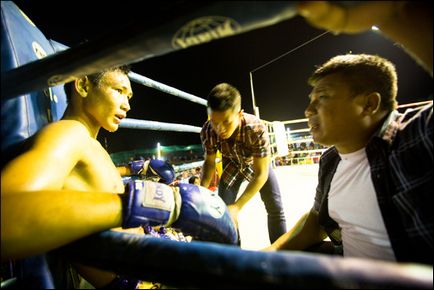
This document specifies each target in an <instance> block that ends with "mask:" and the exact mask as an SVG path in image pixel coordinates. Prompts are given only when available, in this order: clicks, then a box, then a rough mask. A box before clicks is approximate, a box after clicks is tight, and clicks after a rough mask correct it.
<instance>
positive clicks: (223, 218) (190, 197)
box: [172, 184, 238, 244]
mask: <svg viewBox="0 0 434 290" xmlns="http://www.w3.org/2000/svg"><path fill="white" fill-rule="evenodd" d="M179 193H180V195H181V199H182V204H181V213H180V214H179V217H178V219H177V220H176V221H175V222H174V223H173V224H172V227H173V228H178V229H180V230H181V231H182V232H183V233H184V234H186V235H190V236H192V237H193V238H194V239H196V240H202V241H211V242H219V243H225V244H237V243H238V234H237V229H236V226H235V225H234V223H233V222H232V219H231V216H230V214H229V211H228V208H227V206H226V204H225V203H224V201H223V200H222V199H221V198H220V196H218V194H217V193H215V192H212V191H210V190H208V189H207V188H205V187H202V186H197V185H194V184H180V185H179Z"/></svg>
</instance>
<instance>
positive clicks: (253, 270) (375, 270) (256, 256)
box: [58, 231, 433, 289]
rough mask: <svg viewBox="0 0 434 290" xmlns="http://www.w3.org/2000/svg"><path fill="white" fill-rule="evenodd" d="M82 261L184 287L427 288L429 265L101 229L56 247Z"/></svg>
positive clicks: (430, 281) (60, 252) (124, 273)
mask: <svg viewBox="0 0 434 290" xmlns="http://www.w3.org/2000/svg"><path fill="white" fill-rule="evenodd" d="M58 251H59V254H63V255H65V256H66V257H69V258H70V259H71V260H75V261H77V262H80V263H82V264H88V265H90V266H96V267H98V268H101V269H105V270H109V271H114V272H116V273H118V274H121V275H127V276H129V277H133V278H138V279H142V280H144V281H153V282H161V283H164V284H166V285H170V286H175V287H187V288H190V289H191V288H200V289H202V288H213V289H223V288H230V289H235V288H244V289H253V288H254V289H319V288H321V289H322V288H335V289H337V288H339V289H350V288H351V289H354V288H355V289H360V288H369V289H379V288H381V289H383V288H388V289H395V288H408V289H414V288H417V289H419V288H431V289H432V284H433V277H432V273H433V272H432V271H433V268H432V265H429V266H428V265H420V264H399V263H391V262H383V261H379V260H368V259H357V258H343V257H340V256H325V255H315V254H311V253H302V252H293V251H280V252H261V251H249V250H242V249H240V248H238V247H236V246H232V245H223V244H217V243H209V242H195V241H193V242H191V243H182V242H178V241H172V240H166V239H159V238H154V237H150V236H143V235H136V234H129V233H121V232H114V231H105V232H101V233H98V234H94V235H91V236H89V237H87V238H83V239H81V240H78V241H76V242H74V243H71V244H69V245H68V246H65V247H63V248H61V249H59V250H58Z"/></svg>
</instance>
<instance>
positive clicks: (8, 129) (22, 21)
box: [1, 1, 66, 165]
mask: <svg viewBox="0 0 434 290" xmlns="http://www.w3.org/2000/svg"><path fill="white" fill-rule="evenodd" d="M53 53H55V51H54V49H53V47H52V45H51V44H50V42H49V41H48V40H47V39H46V38H45V36H44V35H43V34H42V33H41V31H40V30H39V29H38V28H37V27H36V26H35V25H34V24H33V23H32V22H31V21H30V20H29V19H28V18H27V17H26V16H25V15H24V13H23V12H22V11H21V10H20V9H19V8H18V7H17V6H16V5H15V4H14V3H13V2H11V1H1V73H2V74H3V73H7V71H8V70H10V69H13V68H16V67H19V66H22V65H24V64H26V63H29V62H32V61H35V60H38V55H39V58H41V57H44V55H50V54H53ZM65 108H66V96H65V92H64V90H63V86H57V87H53V88H50V89H48V88H47V90H45V92H32V93H29V94H25V95H21V96H17V97H15V98H13V99H9V100H6V101H3V100H2V101H1V121H2V122H1V152H2V160H4V159H8V157H10V156H9V154H14V153H12V152H14V147H15V146H17V145H18V144H20V143H21V142H22V141H23V140H25V139H27V138H28V137H30V136H32V135H33V134H35V133H36V132H37V131H38V130H39V129H40V128H42V127H43V126H45V125H46V124H47V123H48V122H51V121H56V120H59V119H60V118H61V117H62V115H63V112H64V110H65ZM5 155H6V156H5ZM9 159H10V158H9ZM2 165H3V164H2Z"/></svg>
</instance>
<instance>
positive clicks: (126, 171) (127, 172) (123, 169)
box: [116, 166, 132, 176]
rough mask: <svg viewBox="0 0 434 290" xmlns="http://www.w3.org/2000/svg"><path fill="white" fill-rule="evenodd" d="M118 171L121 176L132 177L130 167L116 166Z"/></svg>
mask: <svg viewBox="0 0 434 290" xmlns="http://www.w3.org/2000/svg"><path fill="white" fill-rule="evenodd" d="M116 169H117V170H118V171H119V174H120V175H121V176H130V175H132V172H131V168H130V167H128V166H116Z"/></svg>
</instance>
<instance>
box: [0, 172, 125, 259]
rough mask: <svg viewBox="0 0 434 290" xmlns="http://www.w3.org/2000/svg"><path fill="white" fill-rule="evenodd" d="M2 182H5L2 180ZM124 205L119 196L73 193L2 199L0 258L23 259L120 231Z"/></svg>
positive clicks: (37, 193) (16, 195) (27, 194)
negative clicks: (76, 241) (91, 236)
mask: <svg viewBox="0 0 434 290" xmlns="http://www.w3.org/2000/svg"><path fill="white" fill-rule="evenodd" d="M2 180H3V179H2ZM121 220H122V204H121V199H120V198H119V196H118V195H117V194H112V193H97V192H83V191H70V190H45V191H33V192H16V191H15V192H14V193H13V194H7V193H4V192H2V195H1V245H2V246H1V258H2V261H3V260H5V259H8V258H16V259H19V258H22V257H26V256H30V255H35V254H40V253H44V252H47V251H49V250H53V249H55V248H57V247H60V246H63V245H66V244H68V243H70V242H72V241H74V240H76V239H78V238H81V237H84V236H87V235H89V234H92V233H96V232H99V231H102V230H106V229H110V228H113V227H118V226H120V225H121Z"/></svg>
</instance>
